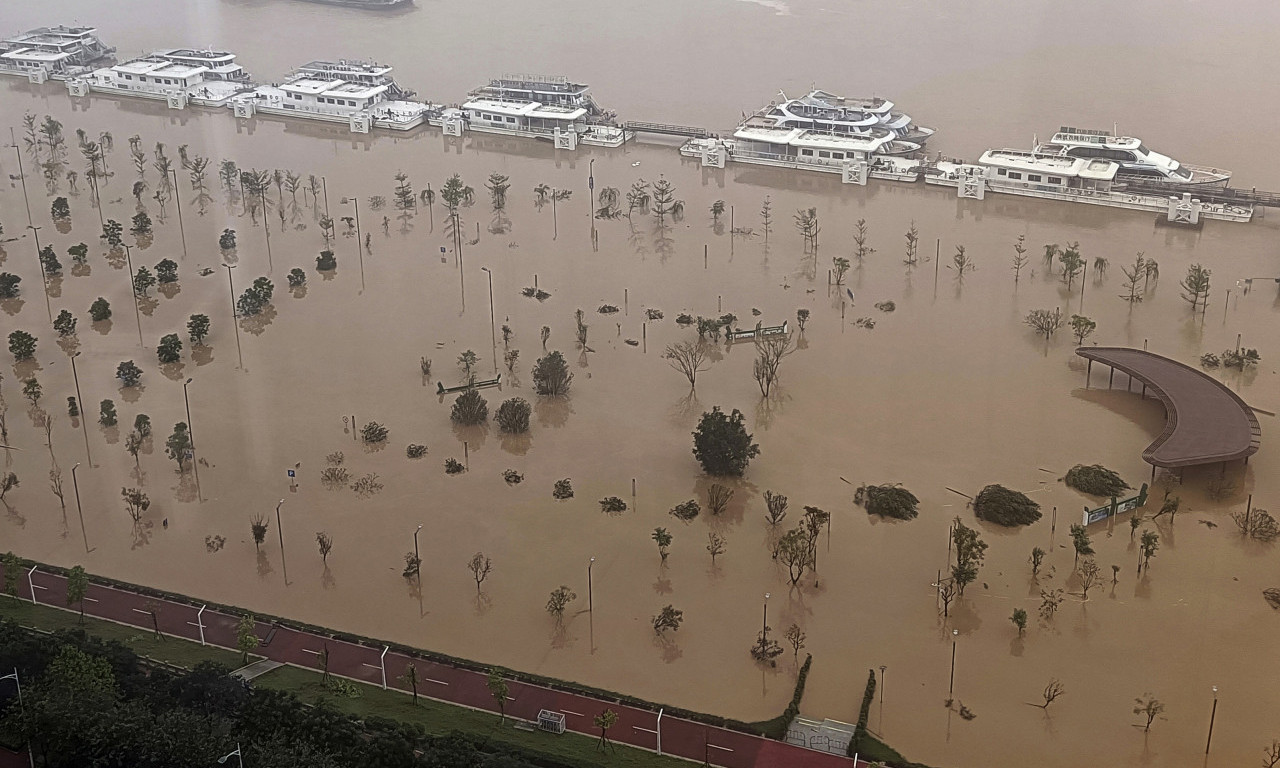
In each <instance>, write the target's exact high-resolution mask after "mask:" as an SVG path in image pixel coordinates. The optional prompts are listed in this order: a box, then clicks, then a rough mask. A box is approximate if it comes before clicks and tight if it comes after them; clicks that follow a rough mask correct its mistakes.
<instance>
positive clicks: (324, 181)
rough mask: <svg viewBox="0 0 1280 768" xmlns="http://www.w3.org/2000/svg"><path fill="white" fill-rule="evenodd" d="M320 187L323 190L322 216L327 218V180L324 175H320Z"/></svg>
mask: <svg viewBox="0 0 1280 768" xmlns="http://www.w3.org/2000/svg"><path fill="white" fill-rule="evenodd" d="M320 187H321V189H323V190H324V217H325V218H326V219H327V218H329V180H328V179H326V178H325V177H324V176H321V177H320ZM312 202H314V201H312Z"/></svg>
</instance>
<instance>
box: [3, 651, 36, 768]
mask: <svg viewBox="0 0 1280 768" xmlns="http://www.w3.org/2000/svg"><path fill="white" fill-rule="evenodd" d="M10 678H12V679H13V684H14V685H15V686H17V687H18V711H19V712H20V713H21V714H22V719H23V720H26V719H27V707H26V705H25V704H23V703H22V681H21V680H19V679H18V668H17V667H14V668H13V674H11V675H0V680H8V679H10ZM27 760H28V761H29V762H30V763H31V765H32V766H33V768H34V766H35V764H36V758H35V755H34V754H32V752H31V740H30V739H28V740H27Z"/></svg>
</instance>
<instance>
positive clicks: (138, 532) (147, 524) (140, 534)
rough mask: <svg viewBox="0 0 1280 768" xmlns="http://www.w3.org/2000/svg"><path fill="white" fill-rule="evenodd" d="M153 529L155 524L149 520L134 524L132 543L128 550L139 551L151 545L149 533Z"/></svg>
mask: <svg viewBox="0 0 1280 768" xmlns="http://www.w3.org/2000/svg"><path fill="white" fill-rule="evenodd" d="M154 528H155V523H153V522H151V521H150V520H144V521H141V522H138V523H135V524H134V526H133V543H132V544H131V545H130V546H129V549H140V548H142V547H145V546H147V545H148V544H150V543H151V532H152V530H153V529H154Z"/></svg>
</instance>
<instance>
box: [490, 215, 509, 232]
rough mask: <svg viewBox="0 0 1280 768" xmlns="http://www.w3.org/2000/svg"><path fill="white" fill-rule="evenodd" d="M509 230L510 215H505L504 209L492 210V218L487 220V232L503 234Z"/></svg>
mask: <svg viewBox="0 0 1280 768" xmlns="http://www.w3.org/2000/svg"><path fill="white" fill-rule="evenodd" d="M510 231H511V217H510V216H507V214H506V212H504V211H494V212H493V218H492V219H491V220H490V221H489V232H490V233H492V234H495V235H505V234H506V233H508V232H510Z"/></svg>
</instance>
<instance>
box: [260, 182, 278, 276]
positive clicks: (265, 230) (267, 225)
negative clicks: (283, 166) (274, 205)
mask: <svg viewBox="0 0 1280 768" xmlns="http://www.w3.org/2000/svg"><path fill="white" fill-rule="evenodd" d="M258 200H259V201H260V202H261V203H262V234H264V235H266V236H267V271H268V272H274V271H275V267H274V266H273V265H272V263H271V222H270V221H268V220H267V191H266V187H258Z"/></svg>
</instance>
